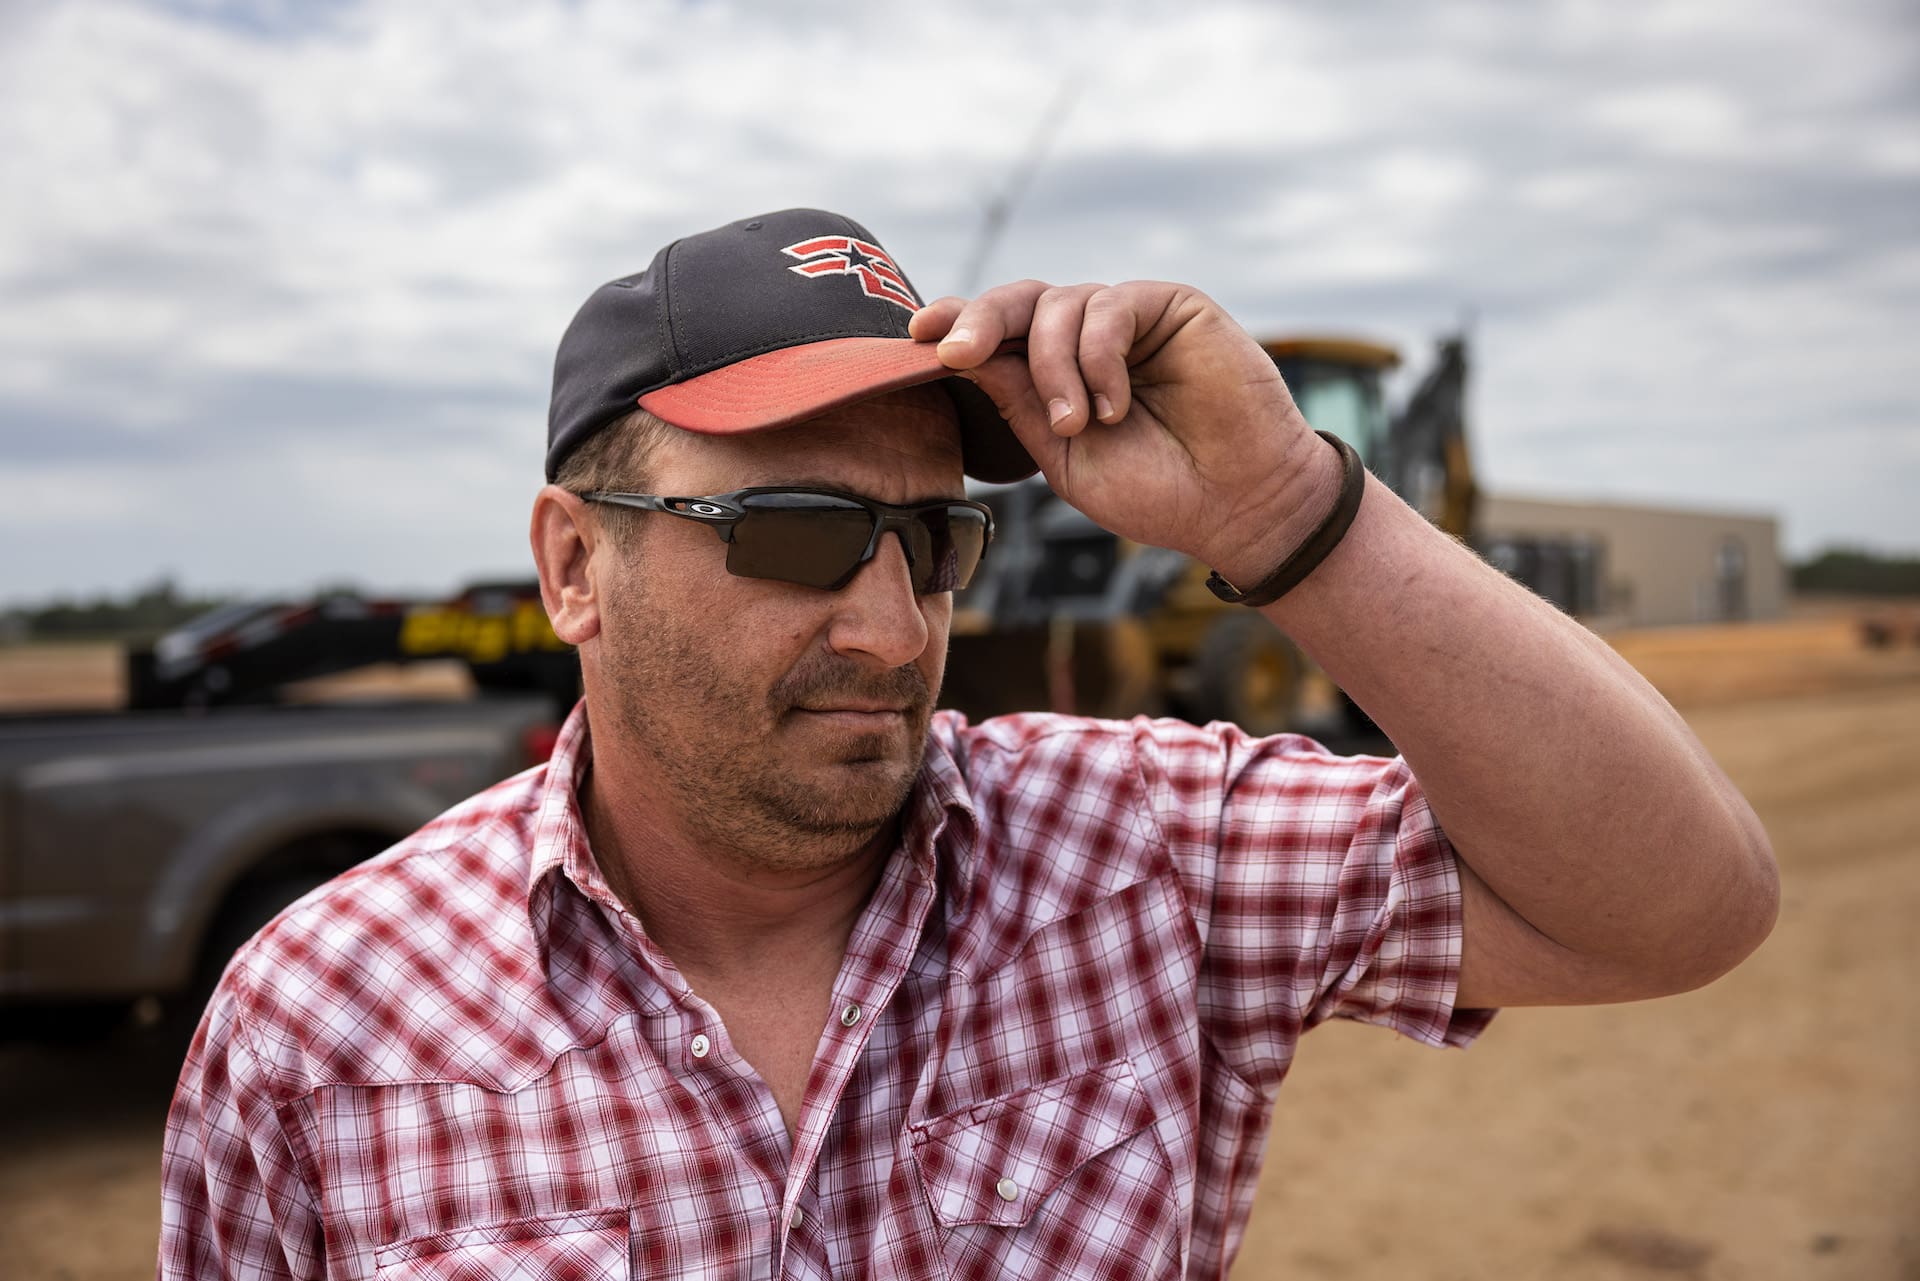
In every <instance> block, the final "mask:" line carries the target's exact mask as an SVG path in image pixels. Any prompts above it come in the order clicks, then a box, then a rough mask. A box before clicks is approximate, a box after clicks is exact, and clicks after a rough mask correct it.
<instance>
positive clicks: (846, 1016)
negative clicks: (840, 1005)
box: [840, 1005, 860, 1027]
mask: <svg viewBox="0 0 1920 1281" xmlns="http://www.w3.org/2000/svg"><path fill="white" fill-rule="evenodd" d="M859 1021H860V1007H859V1006H857V1005H849V1006H847V1008H846V1009H844V1010H842V1011H840V1026H841V1027H852V1026H853V1025H854V1024H855V1023H858V1022H859Z"/></svg>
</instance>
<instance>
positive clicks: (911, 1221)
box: [160, 708, 1492, 1278]
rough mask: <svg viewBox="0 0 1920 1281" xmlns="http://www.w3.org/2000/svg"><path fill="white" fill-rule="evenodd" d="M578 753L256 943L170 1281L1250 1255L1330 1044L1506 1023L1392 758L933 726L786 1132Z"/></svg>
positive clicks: (194, 1059)
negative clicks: (1484, 987)
mask: <svg viewBox="0 0 1920 1281" xmlns="http://www.w3.org/2000/svg"><path fill="white" fill-rule="evenodd" d="M589 751H590V744H589V738H588V734H587V726H586V718H585V713H584V708H582V709H579V710H576V711H575V713H574V715H573V717H572V718H571V719H570V720H569V721H568V723H567V725H566V727H565V729H564V730H563V732H562V734H561V737H560V742H559V746H558V748H557V750H556V751H555V754H554V756H553V759H552V761H551V762H550V763H549V764H548V765H546V766H544V767H541V768H537V769H533V770H530V771H528V772H526V773H524V774H521V775H519V776H518V777H515V778H512V779H508V780H507V781H505V782H503V783H501V784H499V785H498V786H496V787H493V788H492V789H490V790H488V791H486V792H484V793H482V794H480V795H478V796H476V797H474V798H472V799H471V800H469V801H467V802H465V803H463V804H462V805H460V806H458V807H456V808H455V809H453V810H451V811H449V812H448V813H446V814H445V815H443V816H442V817H440V818H439V819H437V820H435V821H434V822H432V823H430V824H429V825H428V826H426V827H425V828H423V829H421V830H420V831H419V832H418V833H416V834H415V835H413V836H411V837H409V838H408V839H407V840H405V841H403V842H402V843H401V844H399V845H398V846H396V847H395V848H394V849H392V850H390V851H388V852H387V853H385V854H383V855H381V856H380V857H378V858H376V859H374V860H372V861H370V862H368V863H365V864H363V865H361V866H360V867H358V868H355V869H354V870H352V871H350V872H348V873H347V874H345V875H344V876H341V877H339V878H338V879H336V880H334V881H332V882H330V883H329V884H328V885H326V886H324V887H322V888H321V889H319V890H317V891H315V892H314V893H313V894H312V895H310V896H308V897H307V898H306V899H304V900H302V902H301V903H300V904H298V905H296V906H295V907H293V908H292V909H290V910H289V911H288V912H286V913H285V914H283V915H282V916H281V917H279V918H278V919H277V920H276V922H275V923H274V924H272V925H270V926H268V927H267V928H266V929H265V930H264V931H262V932H261V933H260V934H259V935H258V936H257V937H256V938H255V939H254V940H253V941H252V942H251V943H250V944H249V945H248V946H247V947H246V948H244V949H243V950H242V951H241V953H240V954H239V956H238V957H237V958H236V959H235V961H234V962H233V964H232V965H231V967H230V968H229V969H228V972H227V974H226V977H225V979H224V980H223V981H222V983H221V985H220V989H219V991H218V993H217V995H216V996H215V998H214V1000H213V1002H212V1004H211V1005H210V1007H209V1009H208V1012H207V1015H206V1019H205V1021H204V1023H203V1024H202V1026H201V1030H200V1033H199V1035H198V1036H197V1037H196V1039H195V1041H194V1045H193V1048H192V1050H191V1052H190V1053H189V1055H188V1058H187V1063H186V1067H185V1070H184V1073H183V1075H182V1077H181V1082H180V1088H179V1091H178V1093H177V1095H176V1096H175V1099H174V1104H173V1111H172V1115H171V1116H170V1118H169V1120H168V1125H167V1146H166V1154H165V1159H164V1168H163V1177H164V1184H165V1204H164V1208H163V1222H162V1229H161V1240H160V1273H161V1275H162V1276H163V1277H185V1276H193V1277H207V1276H233V1277H240V1276H245V1277H282V1276H298V1277H321V1276H326V1277H333V1278H345V1277H375V1276H378V1277H408V1278H503V1277H512V1278H533V1277H551V1278H588V1277H592V1278H603V1277H616V1276H618V1277H625V1276H629V1275H633V1276H647V1277H653V1276H671V1277H728V1278H735V1277H738V1278H749V1277H766V1278H772V1277H780V1278H826V1277H829V1276H840V1277H856V1276H857V1277H869V1276H870V1277H912V1278H919V1277H939V1276H950V1277H982V1278H984V1277H993V1278H1001V1277H1008V1276H1017V1277H1039V1276H1070V1277H1115V1278H1119V1277H1125V1278H1135V1277H1180V1276H1207V1277H1215V1276H1223V1275H1224V1274H1225V1272H1226V1270H1227V1267H1228V1264H1229V1263H1230V1262H1231V1260H1232V1258H1233V1255H1234V1252H1235V1250H1236V1249H1237V1247H1238V1244H1239V1240H1240V1235H1241V1231H1242V1229H1243V1227H1244V1225H1245V1222H1246V1217H1247V1213H1248V1210H1249V1207H1250V1203H1251V1201H1252V1197H1253V1192H1254V1186H1255V1183H1256V1181H1257V1179H1258V1175H1259V1170H1260V1165H1261V1159H1262V1154H1263V1150H1264V1146H1265V1141H1266V1134H1267V1128H1268V1120H1269V1118H1270V1115H1271V1110H1272V1105H1273V1099H1274V1095H1275V1092H1276V1091H1277V1090H1278V1088H1279V1086H1280V1082H1281V1079H1282V1078H1283V1077H1284V1076H1285V1075H1286V1072H1287V1068H1288V1065H1289V1064H1290V1063H1291V1061H1292V1059H1293V1052H1294V1046H1295V1043H1296V1042H1297V1041H1298V1040H1299V1038H1300V1034H1301V1033H1302V1032H1303V1031H1305V1030H1306V1029H1307V1028H1309V1027H1311V1026H1313V1025H1314V1024H1316V1023H1318V1022H1320V1021H1321V1020H1323V1019H1326V1018H1329V1017H1344V1018H1355V1019H1362V1020H1366V1021H1368V1022H1373V1023H1380V1024H1383V1025H1385V1026H1387V1027H1391V1028H1393V1029H1395V1030H1397V1031H1399V1032H1401V1033H1404V1034H1405V1035H1407V1036H1410V1037H1414V1038H1416V1039H1418V1040H1421V1041H1425V1042H1428V1043H1430V1044H1435V1045H1439V1044H1451V1045H1464V1044H1466V1043H1467V1042H1469V1041H1471V1040H1472V1039H1473V1038H1474V1037H1475V1036H1476V1035H1477V1034H1478V1033H1479V1031H1480V1030H1481V1029H1482V1028H1483V1027H1484V1026H1485V1025H1486V1021H1487V1020H1488V1019H1489V1018H1491V1017H1492V1015H1491V1012H1490V1011H1455V1010H1454V1009H1453V992H1454V987H1455V981H1456V975H1457V971H1458V965H1459V954H1460V937H1461V935H1460V893H1459V880H1458V873H1457V871H1456V868H1455V864H1454V855H1453V852H1452V849H1451V848H1450V847H1449V846H1448V844H1447V842H1446V839H1445V837H1444V836H1443V835H1442V834H1441V832H1440V830H1439V828H1438V827H1437V826H1436V825H1435V823H1434V819H1433V816H1432V813H1431V812H1430V810H1429V809H1428V807H1427V804H1426V801H1425V799H1424V797H1423V796H1422V793H1421V791H1420V788H1419V785H1418V784H1417V783H1416V782H1415V781H1414V779H1413V777H1412V775H1411V774H1410V773H1409V772H1408V770H1407V768H1406V767H1405V765H1404V764H1403V763H1401V762H1400V761H1397V760H1394V761H1386V760H1379V759H1372V758H1351V759H1348V758H1341V757H1335V756H1331V755H1328V754H1327V753H1325V752H1324V751H1323V750H1321V749H1320V748H1319V747H1318V746H1317V745H1316V744H1314V743H1312V742H1310V741H1309V740H1306V739H1303V738H1299V737H1293V736H1282V737H1279V738H1272V739H1264V740H1262V739H1252V738H1249V737H1247V736H1245V735H1244V734H1242V733H1241V732H1240V731H1239V730H1237V729H1235V728H1233V727H1232V726H1228V725H1213V726H1209V727H1207V728H1205V729H1197V728H1193V727H1191V726H1187V725H1184V724H1177V723H1173V722H1169V721H1148V720H1145V719H1141V720H1136V721H1133V722H1130V723H1120V722H1109V721H1090V720H1078V719H1070V718H1065V717H1057V716H1042V715H1024V716H1011V717H1004V718H1000V719H996V720H991V721H988V722H986V723H984V724H981V725H974V726H970V725H968V724H967V723H966V722H965V721H964V720H963V719H962V718H961V717H959V716H957V715H955V714H953V713H950V712H942V713H940V714H938V715H937V716H936V717H935V718H934V722H933V729H932V732H931V735H930V737H929V741H928V747H927V753H926V762H925V767H924V769H923V771H922V773H921V776H920V780H919V783H918V785H917V786H916V788H915V790H914V793H913V797H912V799H911V800H910V801H909V803H908V807H907V810H906V813H905V816H904V821H903V823H902V828H901V841H900V845H899V847H898V848H897V849H896V850H895V852H894V854H893V856H892V857H891V859H890V861H889V862H888V864H887V866H886V869H885V871H884V873H883V875H882V878H881V880H880V883H879V886H878V888H877V889H876V890H875V891H874V893H873V897H872V899H871V901H870V903H869V904H868V906H867V907H866V909H865V911H864V914H863V915H862V916H861V918H860V920H859V922H858V924H857V925H856V927H855V929H854V932H853V936H852V940H851V942H850V943H849V945H848V948H847V954H846V959H845V961H844V963H843V964H842V966H841V969H840V974H839V977H838V979H837V981H836V983H835V987H834V998H833V1005H832V1008H831V1009H830V1010H823V1011H822V1012H821V1014H822V1022H823V1024H824V1026H825V1029H826V1030H825V1032H824V1033H823V1035H822V1038H821V1042H820V1046H819V1049H818V1052H817V1057H816V1058H815V1061H814V1065H813V1072H812V1076H811V1078H810V1080H809V1082H808V1085H807V1091H806V1099H805V1102H804V1104H803V1106H802V1112H801V1116H800V1118H799V1122H798V1130H797V1136H796V1137H795V1138H794V1139H792V1140H791V1141H790V1140H789V1138H788V1133H787V1129H786V1126H785V1123H784V1122H783V1121H782V1119H781V1115H780V1110H779V1108H778V1106H777V1105H776V1103H775V1102H774V1099H773V1096H772V1094H771V1093H770V1092H769V1091H768V1090H767V1088H766V1086H765V1085H764V1084H763V1083H761V1081H760V1080H759V1078H758V1077H757V1076H756V1074H755V1073H754V1071H753V1069H752V1068H751V1067H750V1066H749V1065H748V1064H747V1063H746V1062H745V1061H744V1060H743V1059H741V1057H740V1056H739V1055H738V1054H737V1053H735V1052H734V1050H733V1048H732V1045H731V1043H730V1042H729V1040H728V1038H727V1030H726V1028H725V1027H724V1026H722V1024H721V1022H720V1020H719V1018H718V1017H717V1016H716V1014H715V1012H714V1010H713V1008H712V1007H711V1006H709V1005H708V1004H707V1003H706V1002H705V1001H703V1000H702V999H701V998H700V996H699V995H698V994H697V993H696V992H694V991H693V990H692V989H691V988H690V987H689V986H688V985H687V982H686V980H685V979H684V978H683V977H682V976H681V974H680V971H679V970H678V969H677V968H676V967H675V966H674V964H673V962H672V961H671V960H670V959H669V958H668V957H667V956H666V955H665V954H664V953H663V952H661V951H660V950H659V949H658V948H657V947H656V946H655V945H654V944H653V943H652V941H651V940H650V939H649V938H648V937H647V936H646V934H645V932H644V931H643V930H642V929H641V927H640V925H639V923H638V922H637V920H636V919H635V918H634V917H633V916H632V915H630V914H629V913H628V912H627V911H626V910H625V909H624V908H623V907H622V906H621V905H620V903H619V900H618V899H617V898H615V896H614V895H613V893H612V892H611V891H610V890H609V889H608V886H607V882H606V880H605V878H604V877H602V875H601V874H600V872H599V870H598V869H597V867H596V866H595V864H594V861H593V857H592V854H591V853H590V851H589V849H588V846H587V840H586V835H585V831H584V829H583V827H582V824H581V817H580V811H579V807H578V803H577V799H576V786H577V783H578V781H579V779H580V777H581V774H582V771H583V769H584V768H585V766H586V764H587V761H588V759H589Z"/></svg>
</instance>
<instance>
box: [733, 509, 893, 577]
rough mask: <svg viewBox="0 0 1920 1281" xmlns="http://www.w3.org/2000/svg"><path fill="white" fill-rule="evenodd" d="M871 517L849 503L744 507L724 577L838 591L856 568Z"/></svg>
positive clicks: (867, 536) (871, 521)
mask: <svg viewBox="0 0 1920 1281" xmlns="http://www.w3.org/2000/svg"><path fill="white" fill-rule="evenodd" d="M872 534H873V517H872V516H871V515H869V514H868V512H867V510H866V508H864V507H857V506H854V505H853V504H851V503H846V504H844V505H835V506H826V505H820V506H814V505H808V506H804V507H767V508H763V507H757V506H753V505H751V504H750V505H749V506H748V513H747V516H746V517H745V518H744V519H743V520H741V522H740V523H739V524H738V525H735V526H734V528H733V542H732V543H731V544H730V545H729V546H728V548H727V572H728V573H731V574H737V575H739V576H741V577H743V578H772V579H777V580H778V581H780V582H783V583H798V584H800V585H801V586H802V587H837V586H839V585H840V583H841V581H842V580H843V579H845V578H846V577H847V576H848V574H849V573H850V572H851V571H852V570H853V568H854V567H855V566H856V565H858V564H859V562H860V556H861V553H863V552H865V551H866V550H867V540H868V538H869V537H871V536H872Z"/></svg>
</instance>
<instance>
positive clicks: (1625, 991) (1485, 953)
mask: <svg viewBox="0 0 1920 1281" xmlns="http://www.w3.org/2000/svg"><path fill="white" fill-rule="evenodd" d="M1454 861H1455V862H1456V863H1457V864H1458V866H1459V869H1460V907H1461V917H1462V921H1461V934H1462V937H1461V943H1460V988H1459V993H1458V996H1457V998H1456V1004H1457V1005H1459V1006H1460V1007H1461V1008H1463V1009H1479V1008H1490V1007H1493V1006H1501V1005H1603V1004H1607V1003H1609V1002H1614V1001H1640V1000H1645V999H1647V998H1649V997H1655V996H1668V995H1671V994H1672V993H1673V991H1674V988H1673V986H1672V985H1661V984H1657V983H1653V982H1649V981H1648V979H1647V978H1646V977H1645V972H1644V971H1640V972H1636V971H1635V970H1634V969H1633V968H1632V967H1630V966H1628V965H1623V964H1617V963H1612V962H1609V961H1607V960H1606V959H1605V958H1600V957H1594V956H1590V955H1586V954H1583V953H1580V952H1575V951H1573V950H1572V949H1570V948H1566V947H1563V946H1561V945H1560V944H1558V943H1556V942H1554V941H1553V940H1552V939H1550V938H1548V937H1547V936H1546V935H1545V934H1542V933H1541V932H1540V931H1539V930H1537V929H1535V928H1534V927H1533V926H1532V925H1531V924H1529V923H1528V922H1527V919H1526V918H1525V917H1523V916H1521V915H1520V914H1519V913H1518V912H1516V911H1514V910H1513V908H1512V907H1510V906H1508V905H1507V901H1506V900H1505V899H1503V898H1501V897H1500V896H1499V895H1498V894H1496V893H1494V891H1493V888H1492V887H1491V886H1489V885H1488V884H1487V883H1486V882H1485V881H1484V880H1482V879H1480V877H1479V875H1478V874H1477V873H1475V872H1474V870H1473V868H1472V867H1471V866H1470V865H1469V864H1468V862H1467V860H1466V858H1465V857H1463V856H1460V855H1459V854H1458V852H1457V851H1456V856H1455V860H1454Z"/></svg>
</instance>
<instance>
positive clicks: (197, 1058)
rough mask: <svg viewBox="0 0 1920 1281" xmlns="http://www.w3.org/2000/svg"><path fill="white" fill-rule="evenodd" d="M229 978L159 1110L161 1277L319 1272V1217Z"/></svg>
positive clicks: (311, 1274) (322, 1262) (314, 1274)
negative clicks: (162, 1120) (162, 1114)
mask: <svg viewBox="0 0 1920 1281" xmlns="http://www.w3.org/2000/svg"><path fill="white" fill-rule="evenodd" d="M234 980H235V975H234V974H233V973H232V972H229V974H228V975H227V977H226V979H225V980H223V981H222V983H221V987H220V990H219V991H218V992H217V993H216V994H215V996H214V999H213V1003H212V1004H211V1005H210V1006H209V1007H208V1011H207V1016H206V1019H205V1020H204V1023H203V1026H202V1027H201V1030H200V1035H199V1036H197V1037H196V1038H195V1040H194V1045H193V1049H192V1050H191V1051H190V1052H189V1053H188V1055H187V1061H186V1064H185V1066H184V1067H183V1068H182V1070H181V1074H180V1084H179V1086H178V1088H177V1089H176V1090H175V1092H174V1097H173V1106H172V1109H171V1111H170V1112H169V1113H168V1115H167V1136H166V1147H165V1150H164V1153H163V1155H162V1158H161V1166H160V1171H161V1206H160V1267H159V1276H160V1277H161V1278H162V1281H167V1279H168V1278H176V1277H178V1278H186V1277H193V1278H210V1277H261V1278H276V1277H285V1278H295V1277H318V1276H320V1275H322V1273H323V1272H324V1271H325V1259H324V1257H323V1247H322V1244H321V1242H322V1237H321V1225H320V1220H319V1217H318V1216H317V1215H316V1214H315V1212H314V1208H313V1199H312V1195H311V1193H310V1191H309V1189H308V1188H307V1186H306V1183H305V1181H304V1180H303V1179H302V1178H301V1176H300V1173H299V1170H298V1167H297V1166H296V1164H295V1161H294V1157H293V1152H292V1149H291V1148H290V1147H289V1146H288V1143H287V1138H286V1134H285V1133H284V1131H283V1130H282V1129H281V1125H280V1117H279V1114H278V1112H277V1110H276V1109H275V1107H274V1105H273V1101H272V1099H271V1097H269V1093H268V1090H267V1086H266V1081H265V1073H264V1072H263V1070H262V1067H261V1064H260V1062H259V1060H258V1059H257V1058H255V1056H254V1054H253V1052H252V1048H251V1046H250V1045H249V1044H248V1043H247V1039H246V1037H245V1035H244V1034H243V1031H242V1029H241V1027H240V1021H239V1016H238V1013H237V1010H236V1004H237V1002H236V999H235V993H234V990H233V985H234Z"/></svg>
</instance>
